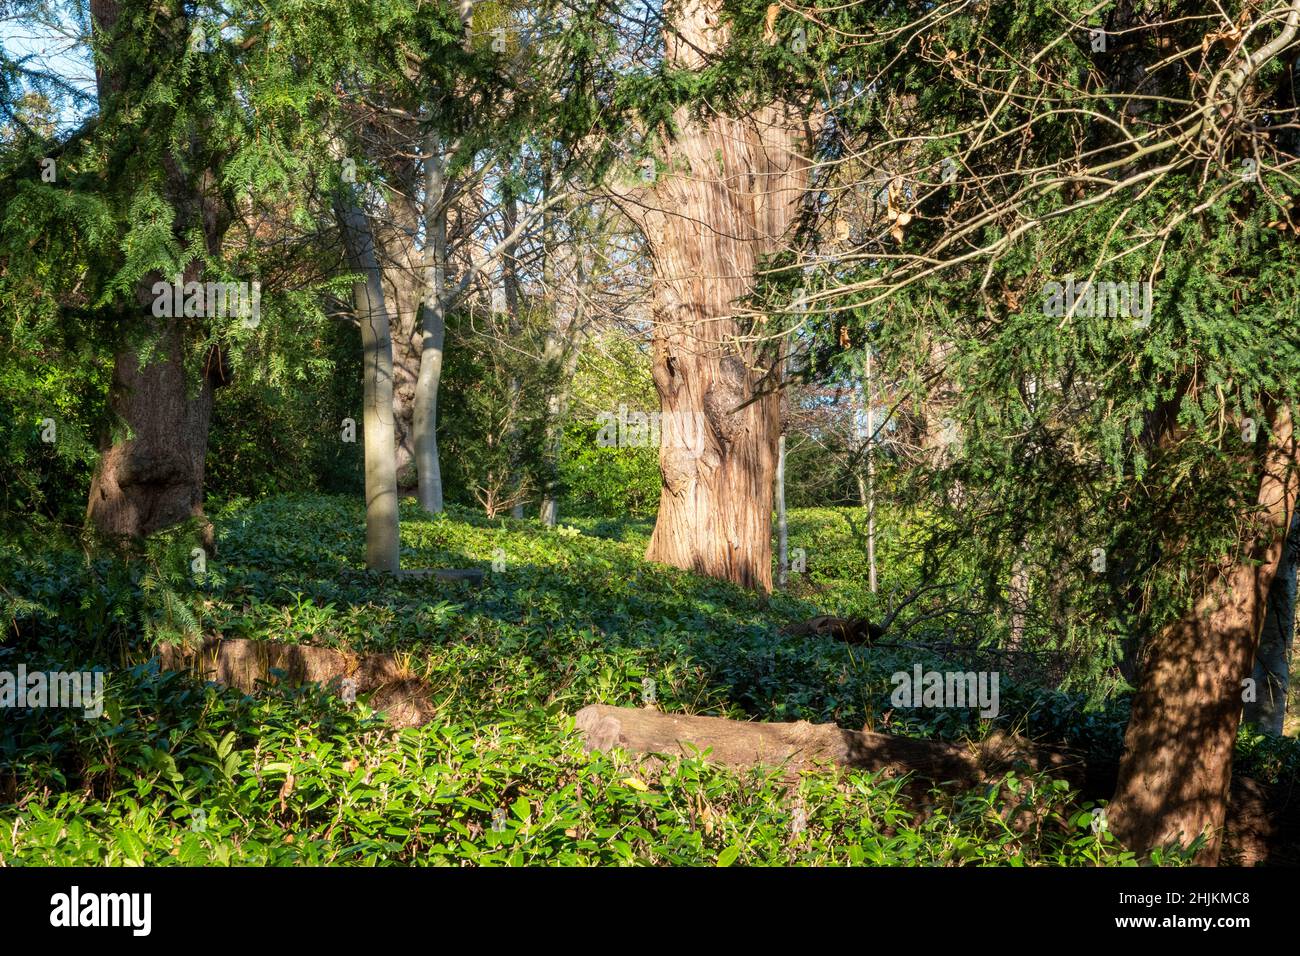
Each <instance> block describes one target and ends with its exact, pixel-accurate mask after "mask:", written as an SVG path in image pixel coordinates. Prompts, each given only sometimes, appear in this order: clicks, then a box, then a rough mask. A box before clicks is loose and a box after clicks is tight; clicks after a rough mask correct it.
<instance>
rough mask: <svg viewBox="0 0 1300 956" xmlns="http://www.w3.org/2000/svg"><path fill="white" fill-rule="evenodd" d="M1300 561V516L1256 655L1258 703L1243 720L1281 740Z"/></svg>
mask: <svg viewBox="0 0 1300 956" xmlns="http://www.w3.org/2000/svg"><path fill="white" fill-rule="evenodd" d="M1297 558H1300V514H1297V515H1295V516H1294V517H1293V518H1292V519H1291V531H1290V532H1289V533H1288V535H1287V545H1286V548H1285V550H1284V551H1283V552H1282V562H1281V565H1280V566H1279V568H1278V572H1277V575H1276V576H1275V577H1274V578H1273V586H1272V587H1271V588H1269V591H1268V613H1267V614H1266V615H1265V617H1264V631H1263V633H1262V634H1261V635H1260V638H1259V650H1258V651H1257V652H1256V653H1255V673H1254V675H1252V676H1253V677H1254V680H1255V699H1254V700H1247V701H1246V706H1245V709H1244V711H1243V713H1242V720H1243V721H1245V722H1246V723H1247V724H1249V725H1251V726H1252V727H1255V728H1256V729H1257V730H1260V731H1262V732H1263V733H1266V734H1272V735H1273V736H1275V737H1280V736H1281V735H1282V733H1283V729H1284V725H1285V723H1286V704H1287V694H1288V693H1289V691H1290V689H1291V640H1292V638H1293V637H1294V635H1295V599H1296V563H1297Z"/></svg>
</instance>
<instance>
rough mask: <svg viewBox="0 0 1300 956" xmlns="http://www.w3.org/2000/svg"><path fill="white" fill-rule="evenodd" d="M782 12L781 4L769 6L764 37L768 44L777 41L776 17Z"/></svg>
mask: <svg viewBox="0 0 1300 956" xmlns="http://www.w3.org/2000/svg"><path fill="white" fill-rule="evenodd" d="M780 13H781V4H779V3H774V4H772V5H771V6H769V7H768V8H767V23H766V25H765V26H764V27H763V39H764V40H766V41H767V43H768V45H769V46H770V45H771V44H773V43H775V42H776V18H777V16H778V15H779V14H780Z"/></svg>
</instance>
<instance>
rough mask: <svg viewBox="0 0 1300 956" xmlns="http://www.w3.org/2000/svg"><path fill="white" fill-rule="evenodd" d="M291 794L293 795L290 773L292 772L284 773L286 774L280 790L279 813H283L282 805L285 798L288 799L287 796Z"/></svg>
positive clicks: (283, 805) (283, 807) (291, 774)
mask: <svg viewBox="0 0 1300 956" xmlns="http://www.w3.org/2000/svg"><path fill="white" fill-rule="evenodd" d="M291 793H293V773H292V772H290V773H286V774H285V775H284V786H282V787H281V788H280V812H281V813H284V811H285V803H284V801H285V798H286V797H288V796H289V794H291Z"/></svg>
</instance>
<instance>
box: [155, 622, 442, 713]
mask: <svg viewBox="0 0 1300 956" xmlns="http://www.w3.org/2000/svg"><path fill="white" fill-rule="evenodd" d="M158 653H159V657H160V659H161V664H162V667H163V668H164V669H165V670H188V671H191V672H192V673H194V674H196V675H197V676H199V677H201V678H202V679H204V680H210V681H215V682H217V683H219V684H222V685H224V686H226V687H234V688H236V689H238V690H240V691H243V692H244V693H245V694H252V693H254V692H255V691H257V689H258V687H259V685H260V684H268V683H274V682H276V681H278V680H283V681H284V682H285V683H287V684H292V685H299V684H320V685H321V686H322V687H326V688H329V689H331V690H333V691H335V692H336V693H341V692H342V690H343V687H344V684H343V682H344V681H345V680H350V681H352V682H353V683H352V684H351V685H350V687H351V689H352V690H353V691H354V692H355V693H356V694H357V695H358V696H361V695H368V696H369V703H370V706H371V707H373V708H374V709H375V710H377V711H380V712H382V713H383V715H384V717H385V719H386V720H387V721H388V722H389V723H390V724H392V725H393V726H395V727H418V726H420V725H421V724H424V723H427V722H428V721H429V720H430V719H431V718H432V717H433V713H434V708H433V705H432V703H431V702H430V700H429V686H428V685H427V684H426V683H425V682H424V681H422V680H420V679H419V678H418V677H415V676H414V675H413V674H410V673H408V672H406V671H405V670H403V668H402V667H401V666H400V665H399V664H398V663H397V660H396V659H395V658H394V657H393V656H392V655H391V654H351V653H348V652H345V651H339V650H335V649H334V648H332V647H314V646H311V645H309V644H280V643H277V642H275V641H253V640H248V639H246V638H232V639H229V640H227V639H225V638H221V637H208V638H206V639H205V640H204V641H203V644H202V645H201V646H198V647H194V648H184V647H177V646H168V647H162V648H159V652H158Z"/></svg>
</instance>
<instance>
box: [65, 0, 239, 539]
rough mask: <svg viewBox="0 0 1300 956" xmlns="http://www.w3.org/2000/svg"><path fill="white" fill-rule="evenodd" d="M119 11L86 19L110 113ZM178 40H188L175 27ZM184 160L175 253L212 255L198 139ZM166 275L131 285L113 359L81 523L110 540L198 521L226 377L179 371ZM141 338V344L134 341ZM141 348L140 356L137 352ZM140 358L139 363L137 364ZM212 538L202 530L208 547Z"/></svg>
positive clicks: (98, 6) (180, 328)
mask: <svg viewBox="0 0 1300 956" xmlns="http://www.w3.org/2000/svg"><path fill="white" fill-rule="evenodd" d="M119 15H120V4H119V3H117V2H116V0H94V2H93V3H92V4H91V17H92V23H93V27H94V30H95V32H96V34H97V36H98V37H99V38H100V39H101V40H102V41H103V44H104V49H105V50H106V51H107V52H108V54H109V55H108V56H107V57H106V58H104V59H102V60H99V61H97V62H96V86H97V89H98V92H99V103H100V110H101V112H103V113H111V112H113V111H114V110H116V109H117V104H118V100H119V99H120V98H121V97H122V96H123V95H124V90H126V89H127V87H128V85H129V84H130V83H131V82H133V81H135V80H137V79H139V77H140V74H139V71H138V70H137V69H135V68H134V67H133V65H132V64H130V63H124V62H122V61H120V60H118V59H117V58H116V57H117V54H118V53H120V52H121V48H120V46H119V44H118V43H117V37H116V30H117V21H118V17H119ZM175 32H176V33H177V35H181V36H184V35H186V33H187V30H186V28H185V25H184V23H183V22H182V23H181V24H180V25H179V26H177V27H176V28H175ZM109 65H113V66H115V69H110V68H109ZM181 148H182V150H184V151H185V152H186V153H187V154H188V155H186V156H185V157H184V159H183V160H182V159H181V158H179V157H177V156H176V155H168V156H166V157H165V159H164V168H163V170H162V172H163V183H164V189H165V194H166V197H167V199H168V201H169V202H170V204H171V206H172V209H173V210H174V212H175V215H174V219H173V224H172V230H173V233H174V234H175V236H176V238H177V241H178V242H180V243H181V244H182V245H184V244H185V243H187V242H188V241H189V233H190V230H192V229H193V228H195V227H196V226H197V227H199V228H201V229H202V231H203V235H204V239H205V242H206V244H207V248H208V251H209V252H210V253H212V254H216V253H217V252H218V250H219V249H220V246H221V240H222V236H223V235H224V234H225V231H226V228H227V226H228V225H229V222H230V210H229V207H228V205H227V203H226V202H225V198H224V197H223V196H222V194H221V192H220V188H219V183H218V182H217V177H216V176H215V175H214V174H213V172H212V170H211V169H209V168H207V165H206V164H205V163H204V161H203V160H202V158H201V153H202V148H203V143H202V137H201V136H199V135H197V134H196V135H195V136H194V137H193V138H192V139H191V141H190V142H189V143H188V144H183V145H182V147H181ZM171 278H172V277H170V276H162V275H160V274H157V273H151V274H149V275H147V276H145V277H144V278H143V279H142V280H141V281H140V283H139V284H138V285H137V287H136V291H135V296H134V300H135V301H134V302H133V303H132V305H133V306H134V307H135V308H134V309H131V310H128V311H130V312H133V313H134V314H137V315H139V316H140V321H141V329H142V330H144V331H146V332H147V333H148V334H147V335H144V336H128V342H127V344H126V345H124V346H123V347H122V348H121V349H119V350H118V351H117V353H116V355H115V356H114V368H113V381H112V385H111V388H110V392H109V409H110V411H111V413H112V414H113V416H114V418H115V419H116V420H117V422H116V424H117V426H118V429H117V430H116V432H109V433H107V434H106V435H105V437H104V440H103V442H102V443H101V446H100V458H99V462H98V464H97V466H96V468H95V474H94V476H93V478H92V479H91V485H90V496H89V501H88V502H87V505H86V517H87V519H88V520H89V521H90V522H91V523H92V524H93V525H94V526H95V527H96V528H97V529H98V530H100V531H101V532H104V533H106V534H110V535H124V536H128V537H141V536H144V535H148V534H152V533H153V532H155V531H159V530H161V529H163V528H167V527H169V526H171V525H174V524H177V523H179V522H181V521H184V520H186V519H187V518H191V517H196V518H200V519H202V518H203V472H204V458H205V457H206V455H207V447H208V426H209V423H210V421H211V417H212V392H213V388H214V387H217V386H220V385H222V384H224V383H225V381H226V377H227V371H228V370H227V369H226V368H225V364H224V356H223V355H222V353H221V352H220V350H218V349H212V350H210V351H209V355H208V359H207V361H206V363H205V368H204V369H203V370H202V372H201V374H200V376H199V381H198V382H197V389H196V388H195V383H194V382H193V381H192V380H191V376H190V375H188V374H187V372H186V368H185V359H186V344H187V342H186V332H185V329H184V323H185V321H186V320H185V319H182V318H171V319H161V320H159V319H152V318H146V316H149V314H150V309H149V307H150V305H151V303H152V301H153V293H152V289H153V285H154V283H155V282H157V281H159V280H162V281H170V280H171ZM201 278H202V276H201V268H200V267H199V265H198V264H193V265H190V266H188V267H187V268H186V270H185V275H184V279H185V280H186V281H190V280H199V279H201ZM142 339H144V340H145V341H143V342H142V341H141V340H142ZM141 345H144V346H145V351H144V352H142V351H141ZM142 357H147V359H148V360H147V361H142ZM210 534H211V531H210V529H207V530H206V531H205V537H206V538H207V541H208V544H209V545H210V544H211V538H210Z"/></svg>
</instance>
